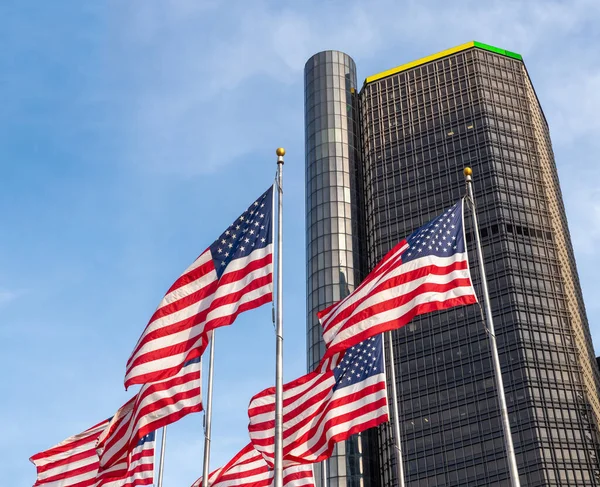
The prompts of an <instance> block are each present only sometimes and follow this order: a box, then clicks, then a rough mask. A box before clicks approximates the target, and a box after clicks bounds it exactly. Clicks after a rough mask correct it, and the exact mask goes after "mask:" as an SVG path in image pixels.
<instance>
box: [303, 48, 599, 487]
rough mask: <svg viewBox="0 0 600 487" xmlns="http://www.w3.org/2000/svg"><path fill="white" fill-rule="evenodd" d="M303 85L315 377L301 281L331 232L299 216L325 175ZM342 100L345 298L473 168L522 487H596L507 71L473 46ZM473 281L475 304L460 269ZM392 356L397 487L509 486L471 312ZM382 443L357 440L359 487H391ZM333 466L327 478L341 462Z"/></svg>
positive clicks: (543, 211) (534, 182) (412, 329)
mask: <svg viewBox="0 0 600 487" xmlns="http://www.w3.org/2000/svg"><path fill="white" fill-rule="evenodd" d="M322 54H323V53H320V54H317V55H316V56H320V55H322ZM316 56H315V57H316ZM337 56H338V59H341V56H343V59H344V60H348V61H349V62H350V61H351V60H350V58H348V56H346V55H343V54H342V53H337ZM311 59H314V58H311ZM309 63H310V61H309ZM352 66H354V63H352ZM307 67H308V64H307ZM353 69H354V72H355V68H353ZM307 72H308V71H307ZM325 76H326V80H325V82H324V85H325V86H327V84H328V82H329V79H328V78H327V76H329V75H328V74H325ZM306 81H307V84H306V88H307V89H306V100H307V105H306V107H307V112H306V113H307V118H306V121H307V132H306V139H307V147H306V149H307V230H308V240H307V257H308V265H309V268H308V274H307V275H308V279H309V280H308V286H307V291H308V297H309V298H308V299H309V301H308V303H309V304H308V310H307V311H308V320H307V330H308V333H309V336H308V343H309V350H308V352H309V354H308V357H309V366H314V364H315V363H316V361H318V357H320V355H319V354H320V353H322V348H321V349H319V352H318V353H316V352H315V351H314V350H315V347H316V346H317V345H316V343H317V342H318V341H319V339H320V335H319V333H320V329H319V328H318V321H317V320H316V317H315V312H316V311H317V310H318V309H320V308H322V307H324V306H321V304H322V303H321V301H318V300H315V298H314V297H313V298H312V300H311V295H312V296H314V293H315V291H317V292H319V291H318V290H320V289H321V287H322V285H321V284H320V282H321V281H319V280H318V278H317V279H316V280H315V278H314V277H313V276H315V275H319V273H320V272H321V271H322V270H324V269H326V268H327V267H328V266H327V265H325V266H321V265H320V262H319V261H318V259H319V254H320V251H319V249H318V248H317V249H315V246H314V242H317V241H319V239H321V238H323V237H325V236H326V235H327V236H328V238H329V239H330V240H331V241H333V240H336V238H335V237H336V231H335V230H334V228H333V226H329V227H326V226H325V225H324V226H323V227H319V225H318V223H317V225H316V226H314V224H315V222H318V221H319V220H318V218H317V220H314V217H313V216H311V213H312V212H314V207H315V202H314V201H313V199H312V198H314V196H313V195H314V192H315V186H314V185H312V184H310V181H311V180H312V179H313V178H314V177H315V175H316V174H313V173H314V172H315V171H316V169H312V171H313V172H312V173H311V176H310V177H309V170H311V169H310V168H311V167H313V166H314V165H317V167H325V164H324V163H323V162H321V163H318V162H317V160H318V159H317V158H316V155H312V156H311V151H313V153H315V154H316V153H317V151H316V147H318V146H319V145H321V146H322V145H323V143H324V142H323V139H322V138H321V139H320V140H321V142H320V143H316V141H317V139H316V137H315V138H314V139H311V137H314V134H316V132H315V130H316V129H315V128H312V129H311V128H310V122H311V118H310V116H309V115H310V114H311V113H316V112H317V111H319V110H322V109H324V107H325V106H326V107H329V106H330V105H329V103H330V102H329V99H327V100H323V98H319V99H318V100H319V101H317V98H315V97H313V98H312V99H311V100H312V102H311V103H312V105H311V104H310V103H309V92H310V90H309V89H308V87H309V84H308V81H309V77H307V78H306ZM350 93H351V94H352V95H354V92H352V91H351V92H350ZM356 101H357V103H354V101H353V103H352V110H349V111H348V112H347V113H351V115H352V119H353V120H352V123H353V126H354V127H356V129H355V130H354V131H353V139H352V141H353V142H352V144H353V148H354V149H355V151H354V154H353V157H350V156H349V157H348V160H349V161H352V163H350V162H349V164H352V165H353V167H354V170H353V171H352V172H353V174H354V179H350V180H349V181H348V183H349V184H348V186H349V187H350V188H352V189H351V190H350V191H348V192H347V193H346V194H347V195H348V196H349V200H345V201H344V204H348V205H349V207H350V209H351V210H353V211H355V212H356V213H354V214H353V216H352V218H351V220H352V222H353V223H354V222H356V223H355V225H354V227H353V228H354V229H355V231H354V233H353V234H352V236H353V238H356V240H353V241H352V242H353V247H352V249H353V263H354V267H353V269H354V274H353V280H352V286H354V285H355V284H357V283H358V282H359V281H360V278H361V277H363V276H364V275H365V273H366V272H368V270H369V269H371V268H373V266H374V265H375V264H376V263H377V262H378V261H379V260H380V259H381V258H382V257H383V256H384V255H385V253H386V252H387V251H388V250H389V249H390V248H391V247H393V245H395V243H397V242H398V241H399V240H401V239H402V238H404V237H405V236H407V235H408V234H410V233H411V232H412V231H413V230H414V229H416V228H417V227H419V226H421V225H422V224H424V223H426V222H427V221H429V220H430V219H432V218H434V217H435V216H437V215H438V214H439V213H441V212H442V211H443V210H444V209H445V208H448V207H449V206H452V205H453V204H454V203H455V202H456V200H458V199H459V198H461V197H462V196H463V195H464V193H465V189H464V177H463V174H462V170H463V168H464V167H465V166H470V167H472V168H473V174H474V188H475V199H476V204H477V211H478V218H479V221H480V234H481V238H482V245H483V251H484V258H485V263H486V273H487V275H488V281H489V282H488V284H489V287H490V295H491V301H492V310H493V314H494V319H495V328H496V334H497V339H498V346H499V352H500V360H501V364H502V369H503V378H504V384H505V390H506V397H507V403H508V409H509V416H510V422H511V428H512V434H513V442H514V445H515V449H516V453H517V463H518V467H519V474H520V476H521V483H522V485H527V486H559V485H560V486H563V485H564V486H567V485H568V486H584V485H585V486H592V485H600V465H599V458H598V453H599V447H600V444H599V436H598V424H600V402H599V391H600V387H599V384H600V379H599V378H600V374H599V373H598V369H597V367H596V364H595V359H594V351H593V347H592V342H591V337H590V332H589V326H588V323H587V318H586V315H585V307H584V304H583V299H582V294H581V288H580V285H579V281H578V277H577V270H576V267H575V260H574V256H573V249H572V245H571V242H570V237H569V231H568V227H567V222H566V216H565V211H564V206H563V202H562V197H561V193H560V187H559V183H558V177H557V172H556V164H555V161H554V157H553V153H552V147H551V143H550V136H549V130H548V126H547V124H546V121H545V118H544V115H543V112H542V109H541V107H540V104H539V101H538V99H537V97H536V94H535V91H534V89H533V86H532V84H531V80H530V79H529V76H528V74H527V71H526V68H525V65H524V63H523V60H522V58H521V56H519V55H518V54H515V53H512V52H508V51H504V50H501V49H497V48H494V47H492V46H487V45H484V44H481V43H477V42H471V43H468V44H464V45H462V46H458V47H456V48H453V49H450V50H448V51H444V52H442V53H439V54H435V55H433V56H429V57H427V58H424V59H422V60H419V61H414V62H412V63H409V64H407V65H403V66H399V67H397V68H394V69H391V70H389V71H385V72H383V73H380V74H377V75H374V76H371V77H368V78H367V79H366V80H365V83H364V85H363V87H362V89H361V91H360V93H359V95H357V100H356ZM323 102H324V103H325V105H322V103H323ZM319 104H321V108H318V105H319ZM356 108H357V110H356V111H355V109H356ZM311 110H313V111H312V112H311ZM332 120H333V122H334V125H335V124H337V123H338V122H339V120H340V119H338V118H336V117H335V116H334V118H333V119H332ZM335 128H336V129H337V125H336V127H335ZM327 129H329V127H327ZM311 130H312V132H311ZM321 130H322V127H321ZM321 137H322V136H321ZM328 140H329V139H328ZM311 141H313V142H312V145H311ZM327 143H328V144H329V142H327ZM335 143H336V144H337V140H336V142H335ZM336 149H337V146H336ZM321 155H323V152H321ZM327 167H329V166H327ZM329 181H332V180H331V178H330V179H329ZM336 181H337V179H336ZM343 182H344V181H343ZM333 187H334V186H331V187H328V186H327V183H326V182H325V178H324V179H323V180H322V185H321V186H319V188H318V190H321V191H323V192H324V193H327V189H329V193H330V195H332V194H333V191H332V188H333ZM467 216H468V215H467ZM469 221H470V220H469V219H468V218H466V222H467V242H468V244H469V250H471V255H472V256H474V255H475V252H474V251H473V250H474V249H473V246H472V243H473V239H472V229H471V228H470V227H469V225H468V222H469ZM326 228H327V230H325V229H326ZM338 229H339V227H338ZM337 240H338V241H341V237H340V236H339V235H338V239H337ZM324 250H325V249H324ZM322 259H325V257H323V258H322ZM315 261H317V262H316V263H314V262H315ZM329 262H332V261H331V260H330V261H329ZM346 262H347V261H346ZM329 267H331V268H335V265H333V264H331V265H330V266H329ZM471 269H472V275H473V278H474V284H475V287H476V290H477V291H478V294H479V295H481V294H480V283H479V273H478V268H477V263H476V262H475V261H474V260H473V259H471ZM324 285H325V286H327V283H325V284H324ZM332 285H334V283H333V281H332ZM351 289H352V288H351V287H350V288H349V290H351ZM325 297H327V296H325ZM336 297H337V295H336V296H334V295H333V291H332V294H331V298H332V299H333V300H334V301H335V298H336ZM325 301H327V299H325ZM327 304H330V303H329V302H328V301H327V303H326V304H325V305H327ZM393 345H394V348H395V356H396V363H395V364H394V366H395V367H396V375H397V382H398V384H397V385H398V390H399V408H400V425H401V431H402V445H403V450H404V451H403V453H404V455H403V461H404V467H405V477H406V485H407V486H415V487H416V486H419V487H421V486H428V487H432V486H439V487H441V486H461V487H465V486H483V485H485V486H505V485H506V486H508V485H509V483H508V466H507V462H506V453H505V450H504V443H503V438H502V426H501V422H500V413H499V408H498V402H497V394H496V391H495V388H494V378H493V370H492V364H491V355H490V349H489V346H488V337H487V332H486V328H485V324H484V322H483V320H482V313H481V310H480V308H479V307H478V306H467V307H462V308H456V309H452V310H448V311H445V312H436V313H432V314H429V315H424V316H421V317H419V318H417V319H415V320H413V322H412V323H410V324H409V325H407V326H406V327H404V328H402V329H400V330H397V331H396V332H394V344H393ZM311 347H312V350H313V352H312V355H311ZM320 347H322V345H320ZM390 433H391V429H390V428H389V426H387V425H384V426H382V427H380V428H379V431H378V435H377V437H373V435H364V436H365V438H364V439H363V442H362V445H359V446H362V449H363V450H364V454H363V455H362V458H361V462H360V466H362V467H363V470H362V472H363V475H362V482H363V483H362V484H361V485H366V486H370V485H373V486H376V485H383V486H395V485H398V482H397V479H395V478H394V475H395V468H394V467H395V462H396V456H395V454H394V451H393V449H392V447H391V446H392V439H391V434H390ZM367 439H368V441H367ZM375 451H377V452H378V453H377V455H375V453H374V452H375ZM373 456H377V458H376V459H375V458H373ZM336 461H337V464H338V465H337V468H338V471H339V470H340V463H341V461H342V460H341V455H339V458H337V460H336ZM353 461H354V459H352V458H349V459H347V461H346V463H347V464H349V465H351V464H352V462H353ZM365 465H368V466H370V467H368V468H364V466H365ZM352 468H355V467H352ZM330 485H338V484H330ZM339 485H342V484H341V483H340V484H339ZM343 485H346V484H343ZM347 485H355V484H351V483H348V484H347ZM356 485H359V484H356Z"/></svg>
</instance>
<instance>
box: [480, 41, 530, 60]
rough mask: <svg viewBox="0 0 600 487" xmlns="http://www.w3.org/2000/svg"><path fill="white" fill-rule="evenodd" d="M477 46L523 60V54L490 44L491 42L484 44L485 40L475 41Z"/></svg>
mask: <svg viewBox="0 0 600 487" xmlns="http://www.w3.org/2000/svg"><path fill="white" fill-rule="evenodd" d="M473 44H474V46H475V47H478V48H479V49H484V50H486V51H490V52H495V53H496V54H502V55H503V56H507V57H511V58H513V59H518V60H519V61H523V56H521V55H520V54H517V53H516V52H512V51H507V50H506V49H500V48H499V47H494V46H490V45H489V44H484V43H483V42H478V41H473Z"/></svg>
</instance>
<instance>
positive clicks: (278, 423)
mask: <svg viewBox="0 0 600 487" xmlns="http://www.w3.org/2000/svg"><path fill="white" fill-rule="evenodd" d="M276 154H277V243H276V245H275V247H276V249H277V287H276V292H277V295H276V314H275V340H276V342H275V354H276V358H275V461H274V467H275V472H274V480H275V482H274V484H273V485H274V487H283V296H282V294H281V290H282V287H283V276H282V273H281V269H282V263H283V257H282V252H281V250H282V240H283V232H282V225H283V214H282V209H283V156H284V155H285V149H284V148H283V147H280V148H278V149H277V151H276Z"/></svg>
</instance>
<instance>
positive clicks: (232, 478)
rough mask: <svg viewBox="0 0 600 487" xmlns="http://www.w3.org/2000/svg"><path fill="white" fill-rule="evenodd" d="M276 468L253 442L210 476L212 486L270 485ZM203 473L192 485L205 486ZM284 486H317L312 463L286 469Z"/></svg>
mask: <svg viewBox="0 0 600 487" xmlns="http://www.w3.org/2000/svg"><path fill="white" fill-rule="evenodd" d="M273 473H274V472H273V469H272V468H270V467H269V466H268V465H267V462H265V460H264V458H263V457H262V455H261V454H260V453H259V452H257V451H256V450H255V449H254V447H253V446H252V444H251V443H250V444H248V445H246V446H245V447H244V448H243V449H242V450H241V451H240V452H239V453H238V454H237V455H236V456H234V457H233V458H232V459H231V460H230V461H229V462H228V463H227V465H225V466H224V467H221V468H219V469H217V470H215V471H214V472H212V473H211V474H210V475H209V477H208V485H209V486H210V487H270V486H272V485H273ZM201 486H202V477H200V478H199V479H198V480H197V481H196V482H194V484H193V485H192V487H201ZM283 486H284V487H314V486H315V481H314V478H313V470H312V465H296V466H292V467H287V468H284V469H283Z"/></svg>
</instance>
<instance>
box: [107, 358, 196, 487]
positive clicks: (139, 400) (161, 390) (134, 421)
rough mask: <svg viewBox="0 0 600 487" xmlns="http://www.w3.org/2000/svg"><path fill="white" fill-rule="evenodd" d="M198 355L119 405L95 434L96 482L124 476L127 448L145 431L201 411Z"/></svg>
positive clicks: (140, 437)
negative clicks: (97, 463)
mask: <svg viewBox="0 0 600 487" xmlns="http://www.w3.org/2000/svg"><path fill="white" fill-rule="evenodd" d="M200 369H201V362H200V357H196V358H195V359H192V360H190V361H189V362H187V363H186V364H185V365H184V367H183V368H182V369H181V371H179V373H178V374H177V375H175V376H174V377H171V378H169V379H165V380H162V381H159V382H154V383H151V384H144V385H143V386H142V387H141V389H140V391H139V392H138V393H137V394H136V395H135V396H134V397H132V398H131V399H130V400H129V401H127V403H126V404H125V405H123V406H122V407H121V408H120V409H119V410H118V411H117V413H116V414H115V415H114V416H113V418H112V419H111V421H110V423H109V425H108V426H107V427H106V429H105V430H104V431H103V432H102V434H101V435H100V437H99V438H98V444H97V446H96V450H97V452H98V456H99V458H100V466H99V469H98V479H99V484H98V485H104V483H107V482H111V481H113V480H115V479H122V478H125V476H126V475H127V472H128V470H129V469H130V464H131V459H130V452H132V451H133V449H134V448H135V446H136V445H137V444H138V442H139V441H140V440H141V439H142V438H143V437H144V436H146V435H147V434H149V433H151V432H153V431H156V430H157V429H159V428H162V427H163V426H166V425H168V424H171V423H174V422H175V421H178V420H179V419H181V418H182V417H184V416H186V415H187V414H190V413H194V412H200V411H202V394H201V391H200V386H201V384H202V380H201V376H200Z"/></svg>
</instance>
